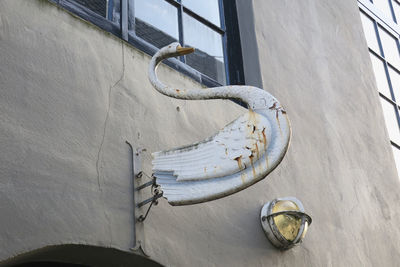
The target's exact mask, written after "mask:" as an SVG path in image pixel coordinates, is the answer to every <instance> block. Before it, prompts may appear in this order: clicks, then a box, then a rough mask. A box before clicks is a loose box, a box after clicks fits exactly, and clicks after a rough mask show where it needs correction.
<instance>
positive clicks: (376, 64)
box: [370, 53, 391, 98]
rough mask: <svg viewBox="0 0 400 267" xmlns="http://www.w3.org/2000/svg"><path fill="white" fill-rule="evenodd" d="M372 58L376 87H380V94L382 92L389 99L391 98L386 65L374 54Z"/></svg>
mask: <svg viewBox="0 0 400 267" xmlns="http://www.w3.org/2000/svg"><path fill="white" fill-rule="evenodd" d="M370 57H371V62H372V68H373V69H374V73H375V80H376V85H377V86H378V90H379V92H381V93H382V94H384V95H385V96H387V97H388V98H391V96H390V90H389V84H388V79H387V77H386V72H385V65H384V63H383V61H382V60H380V59H379V58H378V57H377V56H375V55H374V54H372V53H370Z"/></svg>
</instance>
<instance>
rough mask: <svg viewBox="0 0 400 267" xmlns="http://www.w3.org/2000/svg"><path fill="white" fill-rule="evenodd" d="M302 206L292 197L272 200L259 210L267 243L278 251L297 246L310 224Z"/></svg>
mask: <svg viewBox="0 0 400 267" xmlns="http://www.w3.org/2000/svg"><path fill="white" fill-rule="evenodd" d="M311 222H312V220H311V217H310V216H308V215H307V214H306V213H304V207H303V204H302V203H301V202H300V200H298V199H297V198H294V197H285V198H277V199H274V200H272V201H270V202H268V203H267V204H265V205H264V206H263V207H262V209H261V225H262V228H263V229H264V232H265V234H266V236H267V238H268V239H269V241H270V242H271V243H272V244H273V245H274V246H275V247H277V248H279V249H289V248H291V247H293V246H295V245H297V244H299V243H300V242H301V241H302V240H303V238H304V236H305V235H306V233H307V229H308V226H309V225H310V224H311Z"/></svg>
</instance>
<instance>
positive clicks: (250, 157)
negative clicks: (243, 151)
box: [249, 153, 256, 177]
mask: <svg viewBox="0 0 400 267" xmlns="http://www.w3.org/2000/svg"><path fill="white" fill-rule="evenodd" d="M253 158H254V155H253V153H251V155H250V156H249V159H250V163H251V168H252V170H253V176H254V177H256V169H254V163H253Z"/></svg>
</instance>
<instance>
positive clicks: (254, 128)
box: [253, 125, 257, 133]
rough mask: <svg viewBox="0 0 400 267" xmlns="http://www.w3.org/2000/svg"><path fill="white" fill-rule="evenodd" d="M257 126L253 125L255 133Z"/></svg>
mask: <svg viewBox="0 0 400 267" xmlns="http://www.w3.org/2000/svg"><path fill="white" fill-rule="evenodd" d="M256 129H257V127H256V126H255V125H253V133H254V132H255V131H256Z"/></svg>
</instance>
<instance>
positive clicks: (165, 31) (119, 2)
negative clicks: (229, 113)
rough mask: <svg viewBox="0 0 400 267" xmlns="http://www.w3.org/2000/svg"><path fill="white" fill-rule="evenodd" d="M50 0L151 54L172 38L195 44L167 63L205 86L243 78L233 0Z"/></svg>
mask: <svg viewBox="0 0 400 267" xmlns="http://www.w3.org/2000/svg"><path fill="white" fill-rule="evenodd" d="M51 1H53V2H56V3H57V4H58V5H61V6H63V7H64V8H66V9H68V10H70V11H72V12H74V13H76V14H78V15H80V16H81V17H83V18H84V19H87V20H89V21H91V22H93V23H94V24H96V25H98V26H100V27H102V28H103V29H105V30H107V31H110V32H112V33H113V34H115V35H117V36H119V37H121V38H123V39H124V40H126V41H128V42H129V43H131V44H133V45H134V46H136V47H138V48H139V49H142V50H143V51H145V52H146V53H148V54H150V55H152V54H154V53H155V51H156V50H157V49H159V48H161V47H163V46H165V45H167V44H170V43H171V42H176V41H178V42H180V43H181V44H182V45H183V46H191V47H195V48H196V50H195V52H194V53H192V54H189V55H186V56H182V57H179V58H177V59H171V60H168V61H167V64H168V65H170V66H171V67H173V68H175V69H177V70H179V71H181V72H183V73H185V74H187V75H189V76H191V77H192V78H194V79H196V80H197V81H199V82H201V83H202V84H204V85H206V86H216V85H224V84H244V77H243V66H242V65H243V64H242V55H241V46H240V37H239V30H238V24H237V14H236V5H235V1H229V0H201V1H199V0H63V1H57V0H51ZM224 2H226V3H227V4H225V5H224ZM187 66H189V67H190V68H188V67H187Z"/></svg>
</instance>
